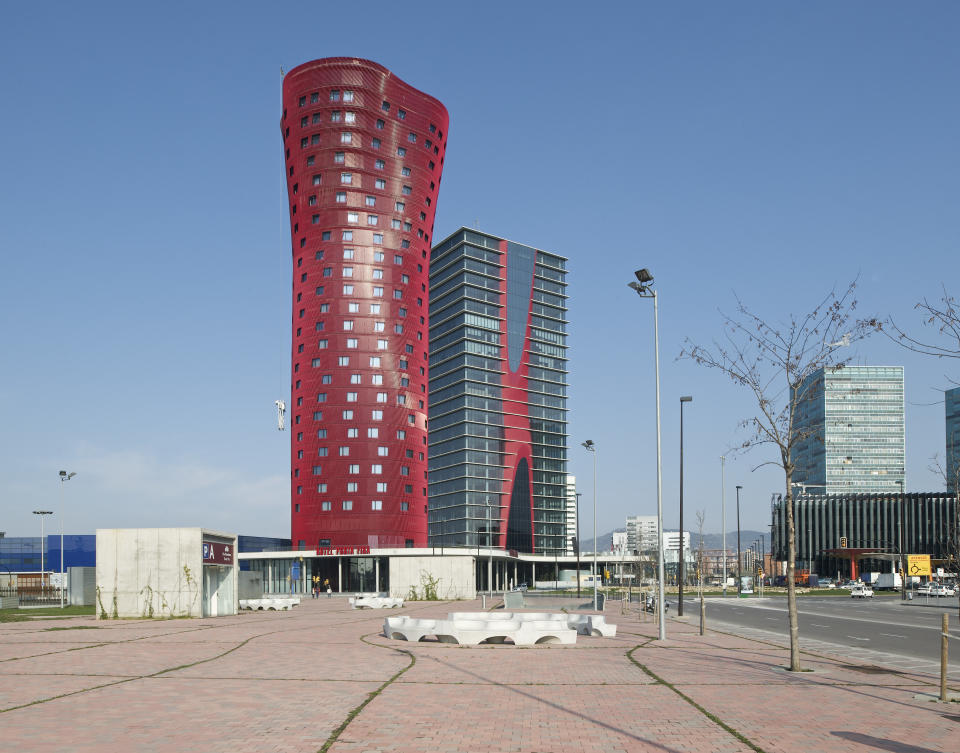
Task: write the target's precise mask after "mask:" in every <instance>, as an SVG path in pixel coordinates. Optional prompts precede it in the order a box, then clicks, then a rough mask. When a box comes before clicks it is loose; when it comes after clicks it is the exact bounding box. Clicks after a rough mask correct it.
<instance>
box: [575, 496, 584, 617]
mask: <svg viewBox="0 0 960 753" xmlns="http://www.w3.org/2000/svg"><path fill="white" fill-rule="evenodd" d="M576 496H577V514H576V516H575V517H576V519H577V538H576V546H575V547H574V549H575V554H576V555H577V598H578V599H579V598H580V497H582V496H583V493H582V492H577V493H576Z"/></svg>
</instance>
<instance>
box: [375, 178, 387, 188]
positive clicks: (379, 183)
mask: <svg viewBox="0 0 960 753" xmlns="http://www.w3.org/2000/svg"><path fill="white" fill-rule="evenodd" d="M374 185H375V186H376V187H377V188H380V189H385V188H386V187H387V181H385V180H384V179H383V178H377V180H376V183H375V184H374Z"/></svg>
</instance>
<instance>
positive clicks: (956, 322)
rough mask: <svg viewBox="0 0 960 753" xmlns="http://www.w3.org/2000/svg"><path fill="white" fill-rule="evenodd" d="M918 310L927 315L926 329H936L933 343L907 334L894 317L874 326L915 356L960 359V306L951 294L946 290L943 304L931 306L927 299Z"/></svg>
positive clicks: (925, 316)
mask: <svg viewBox="0 0 960 753" xmlns="http://www.w3.org/2000/svg"><path fill="white" fill-rule="evenodd" d="M914 308H915V309H917V310H918V311H921V312H922V313H923V318H924V322H923V324H924V326H925V327H932V328H933V329H934V330H935V331H936V334H934V336H933V339H927V338H924V339H920V338H919V337H917V336H915V335H911V334H909V333H907V332H906V330H904V329H902V328H901V327H900V325H898V324H897V323H896V322H895V321H894V320H893V317H888V318H887V320H886V321H882V322H881V321H874V322H872V324H873V325H874V327H875V328H876V329H877V330H879V331H880V332H883V334H885V335H886V336H887V337H889V338H890V339H891V340H893V341H894V342H896V343H899V344H900V345H902V346H903V347H904V348H907V349H908V350H912V351H913V352H914V353H922V354H923V355H927V356H936V357H937V358H960V305H958V304H957V301H956V299H955V298H954V297H953V296H951V295H950V294H949V293H948V292H947V289H946V287H944V289H943V295H942V296H941V297H940V300H939V301H937V302H935V303H931V302H930V301H928V300H927V299H926V298H924V299H923V300H922V301H920V303H918V304H917V305H916V306H914ZM951 381H953V380H951Z"/></svg>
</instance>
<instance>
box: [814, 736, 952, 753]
mask: <svg viewBox="0 0 960 753" xmlns="http://www.w3.org/2000/svg"><path fill="white" fill-rule="evenodd" d="M830 734H831V735H834V736H836V737H842V738H843V739H844V740H849V741H850V742H854V743H860V744H861V745H865V746H866V747H868V748H870V749H871V750H889V751H894V753H941V751H938V750H934V749H933V748H921V747H920V746H918V745H910V744H909V743H899V742H897V741H896V740H887V739H886V738H884V737H874V736H873V735H864V734H863V733H861V732H831V733H830Z"/></svg>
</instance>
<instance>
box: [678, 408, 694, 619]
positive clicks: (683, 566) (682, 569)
mask: <svg viewBox="0 0 960 753" xmlns="http://www.w3.org/2000/svg"><path fill="white" fill-rule="evenodd" d="M692 400H693V397H692V396H691V395H684V396H683V397H681V398H680V559H679V562H680V570H679V576H680V577H679V578H678V579H677V580H678V582H679V584H680V592H679V594H678V597H679V604H678V605H677V617H683V581H684V578H685V577H686V572H685V571H686V562H684V560H685V557H684V556H683V555H684V551H683V404H684V403H689V402H691V401H692Z"/></svg>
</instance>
